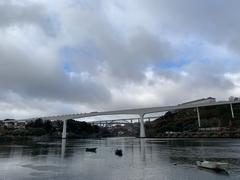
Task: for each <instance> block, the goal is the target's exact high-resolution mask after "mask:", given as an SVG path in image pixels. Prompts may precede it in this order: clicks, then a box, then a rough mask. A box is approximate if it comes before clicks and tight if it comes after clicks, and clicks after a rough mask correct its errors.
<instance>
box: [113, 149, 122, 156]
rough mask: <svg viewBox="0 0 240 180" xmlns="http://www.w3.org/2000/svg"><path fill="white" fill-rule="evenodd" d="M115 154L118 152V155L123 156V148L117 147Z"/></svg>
mask: <svg viewBox="0 0 240 180" xmlns="http://www.w3.org/2000/svg"><path fill="white" fill-rule="evenodd" d="M115 154H116V155H117V156H122V155H123V153H122V150H121V149H117V150H115Z"/></svg>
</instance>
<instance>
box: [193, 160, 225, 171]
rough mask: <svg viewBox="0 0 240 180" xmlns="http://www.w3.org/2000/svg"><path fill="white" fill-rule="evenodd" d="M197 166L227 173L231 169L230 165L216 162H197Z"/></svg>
mask: <svg viewBox="0 0 240 180" xmlns="http://www.w3.org/2000/svg"><path fill="white" fill-rule="evenodd" d="M196 163H197V166H198V167H201V168H207V169H212V170H218V171H226V170H227V168H228V167H229V164H228V163H222V162H214V161H197V162H196Z"/></svg>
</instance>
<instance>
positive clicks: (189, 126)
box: [147, 104, 240, 137]
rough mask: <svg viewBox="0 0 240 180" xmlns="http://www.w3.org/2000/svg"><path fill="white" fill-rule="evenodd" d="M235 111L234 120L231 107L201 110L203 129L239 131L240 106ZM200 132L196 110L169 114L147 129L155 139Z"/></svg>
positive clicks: (235, 107) (223, 106) (236, 106)
mask: <svg viewBox="0 0 240 180" xmlns="http://www.w3.org/2000/svg"><path fill="white" fill-rule="evenodd" d="M233 110H234V114H235V118H234V119H232V115H231V109H230V106H229V105H221V106H210V107H201V108H199V111H200V117H201V128H212V127H218V128H220V129H239V128H240V104H234V105H233ZM198 130H199V129H198V121H197V112H196V109H184V110H177V111H172V112H167V113H166V114H165V115H164V116H162V117H160V118H158V119H156V120H155V121H153V122H152V123H151V126H150V127H149V128H148V129H147V131H148V134H149V136H153V137H156V136H158V134H161V133H165V132H196V131H198Z"/></svg>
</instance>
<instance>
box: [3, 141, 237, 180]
mask: <svg viewBox="0 0 240 180" xmlns="http://www.w3.org/2000/svg"><path fill="white" fill-rule="evenodd" d="M86 147H97V151H96V153H93V152H86V151H85V148H86ZM116 149H122V150H123V156H122V157H119V156H116V155H115V153H114V152H115V150H116ZM203 159H205V160H216V161H221V162H228V163H229V164H230V167H229V174H228V175H227V174H225V173H216V172H214V171H210V170H205V169H199V168H198V167H196V165H195V163H196V161H197V160H203ZM15 179H23V180H27V179H39V180H43V179H57V180H63V179H67V180H72V179H74V180H75V179H80V180H157V179H159V180H202V179H204V180H208V179H209V180H223V179H230V180H233V179H234V180H239V179H240V140H239V139H138V138H106V139H98V140H93V139H85V140H83V139H75V140H49V141H36V142H35V143H29V142H26V143H24V142H21V143H0V180H15Z"/></svg>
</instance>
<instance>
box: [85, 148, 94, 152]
mask: <svg viewBox="0 0 240 180" xmlns="http://www.w3.org/2000/svg"><path fill="white" fill-rule="evenodd" d="M96 150H97V148H86V152H96Z"/></svg>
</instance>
